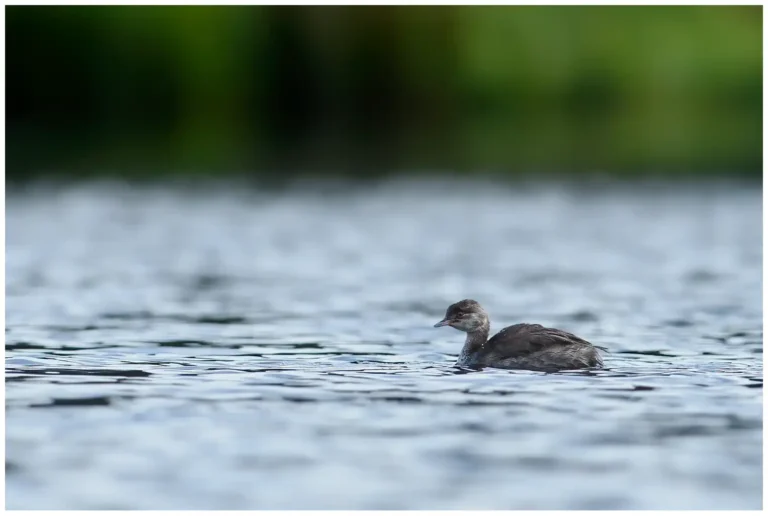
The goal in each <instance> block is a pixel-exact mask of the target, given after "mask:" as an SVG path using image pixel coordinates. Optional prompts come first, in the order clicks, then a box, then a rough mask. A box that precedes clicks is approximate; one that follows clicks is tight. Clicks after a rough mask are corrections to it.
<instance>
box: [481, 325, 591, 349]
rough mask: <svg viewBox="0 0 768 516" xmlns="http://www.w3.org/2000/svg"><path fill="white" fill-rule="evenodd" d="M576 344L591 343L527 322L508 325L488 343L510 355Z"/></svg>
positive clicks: (572, 335) (491, 347) (492, 347)
mask: <svg viewBox="0 0 768 516" xmlns="http://www.w3.org/2000/svg"><path fill="white" fill-rule="evenodd" d="M574 345H587V346H589V345H591V344H590V343H589V342H587V341H586V340H584V339H582V338H580V337H577V336H576V335H574V334H572V333H568V332H567V331H563V330H558V329H556V328H547V327H545V326H542V325H540V324H526V323H522V324H515V325H513V326H507V327H506V328H504V329H503V330H501V331H500V332H499V333H497V334H496V335H494V336H493V337H492V338H491V339H490V340H489V341H488V343H487V344H486V346H488V348H489V349H493V350H496V351H497V352H499V353H500V354H501V355H504V356H510V357H523V356H528V355H530V354H532V353H537V352H539V351H544V350H546V349H548V348H552V347H555V346H574Z"/></svg>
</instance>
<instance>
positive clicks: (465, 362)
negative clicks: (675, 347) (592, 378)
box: [435, 299, 603, 371]
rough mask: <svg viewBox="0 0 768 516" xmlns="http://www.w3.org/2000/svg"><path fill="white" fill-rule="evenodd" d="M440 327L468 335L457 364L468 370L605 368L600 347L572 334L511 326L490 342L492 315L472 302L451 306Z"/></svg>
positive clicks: (517, 325)
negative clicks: (449, 327)
mask: <svg viewBox="0 0 768 516" xmlns="http://www.w3.org/2000/svg"><path fill="white" fill-rule="evenodd" d="M438 326H451V327H453V328H456V329H457V330H460V331H464V332H466V333H467V339H466V341H465V343H464V348H463V349H462V350H461V354H460V355H459V360H458V362H457V365H460V366H464V367H473V368H478V367H497V368H502V369H531V370H534V371H559V370H564V369H583V368H594V367H602V365H603V360H602V358H601V357H600V353H599V352H598V350H597V349H598V348H597V347H596V346H593V345H592V344H590V343H589V342H587V341H586V340H584V339H582V338H580V337H577V336H576V335H573V334H572V333H568V332H566V331H563V330H558V329H555V328H546V327H544V326H542V325H540V324H526V323H522V324H515V325H512V326H507V327H506V328H504V329H503V330H501V331H500V332H499V333H497V334H496V335H494V336H493V337H491V339H490V340H489V339H488V333H489V331H490V320H489V318H488V314H486V312H485V310H483V307H482V306H480V303H478V302H477V301H474V300H472V299H464V300H463V301H459V302H458V303H454V304H452V305H451V306H449V307H448V310H446V312H445V317H444V318H443V320H442V321H440V322H439V323H437V324H435V327H438ZM601 349H602V348H601Z"/></svg>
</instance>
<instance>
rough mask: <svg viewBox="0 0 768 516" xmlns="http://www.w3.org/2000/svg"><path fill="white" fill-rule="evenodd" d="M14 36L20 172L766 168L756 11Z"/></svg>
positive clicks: (55, 23)
mask: <svg viewBox="0 0 768 516" xmlns="http://www.w3.org/2000/svg"><path fill="white" fill-rule="evenodd" d="M6 24H7V36H6V38H7V42H6V48H7V63H8V64H7V81H8V85H7V115H8V119H7V150H8V154H7V155H8V162H7V163H8V171H9V174H10V175H11V177H25V176H27V175H29V174H34V173H37V172H40V171H46V170H47V171H70V172H84V173H101V172H118V173H129V172H143V173H145V174H149V175H157V174H167V173H173V172H181V173H191V172H196V171H197V172H208V173H210V172H211V171H213V172H217V173H218V172H224V171H230V172H236V171H250V172H253V173H260V172H262V173H263V172H265V171H272V172H275V171H278V172H282V171H294V172H295V171H315V172H318V173H322V172H328V171H342V172H345V171H346V172H348V173H351V174H355V175H362V176H364V175H367V174H371V173H375V172H378V171H386V170H414V169H425V170H434V169H446V170H455V171H467V172H468V171H476V170H486V169H492V170H502V171H504V172H507V173H515V172H539V171H541V172H561V173H564V174H567V173H574V172H583V171H587V172H588V171H594V170H600V171H608V172H611V173H615V174H626V173H703V172H712V171H714V172H728V171H739V172H742V173H744V172H747V173H754V174H759V173H760V168H761V162H762V8H761V7H759V6H751V7H750V6H747V7H731V6H727V7H723V6H690V7H681V6H669V7H667V6H626V7H593V6H590V7H523V6H494V7H469V6H461V7H380V6H370V7H261V6H244V7H206V6H200V7H198V6H195V7H190V6H185V7H143V6H122V7H119V6H110V7H71V6H67V7H63V6H62V7H31V6H12V7H8V8H7V10H6ZM161 171H162V172H161Z"/></svg>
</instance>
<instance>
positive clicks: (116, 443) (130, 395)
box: [5, 181, 763, 509]
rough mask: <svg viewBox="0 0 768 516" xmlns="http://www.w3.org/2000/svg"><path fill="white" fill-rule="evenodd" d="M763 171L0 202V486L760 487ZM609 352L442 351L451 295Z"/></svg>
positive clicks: (450, 336) (464, 493) (117, 498)
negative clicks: (1, 319) (477, 360)
mask: <svg viewBox="0 0 768 516" xmlns="http://www.w3.org/2000/svg"><path fill="white" fill-rule="evenodd" d="M761 203H762V200H761V191H760V185H757V184H753V185H738V184H728V183H712V184H697V185H689V184H668V185H664V184H661V185H639V184H631V185H623V186H622V185H613V186H612V185H604V186H600V185H582V186H581V187H579V186H573V185H571V186H569V185H563V184H539V185H536V184H529V185H494V184H480V183H475V184H473V183H462V182H419V183H415V182H407V181H399V182H391V183H387V184H380V185H369V186H367V187H344V186H341V185H336V186H334V187H330V186H328V185H325V186H323V188H320V185H307V186H304V187H301V188H298V187H297V188H293V189H288V190H281V191H273V192H266V191H258V190H251V189H248V188H238V187H234V186H231V187H226V186H211V187H207V188H197V189H188V188H181V187H171V186H166V187H158V186H155V187H147V186H145V187H130V186H125V185H121V184H119V183H114V184H112V183H102V184H96V183H94V184H85V185H80V186H71V187H56V188H43V187H38V188H31V189H27V190H24V191H11V192H10V193H9V195H8V197H7V200H6V207H7V211H6V217H7V225H6V228H7V230H6V231H7V244H6V363H5V373H6V454H7V458H6V500H7V501H6V504H7V507H8V508H10V509H759V508H760V507H761V500H762V476H763V472H762V387H763V380H762V378H763V354H762V353H763V333H762V303H761V287H762V227H761ZM468 297H471V298H474V299H477V300H478V301H480V302H481V303H483V305H484V306H485V307H486V309H487V310H488V312H489V313H490V315H491V320H492V332H493V331H495V330H498V329H500V328H501V327H502V326H506V325H508V324H513V323H515V322H521V321H526V322H538V323H542V324H546V325H553V326H556V327H559V328H562V329H565V330H569V331H572V332H574V333H576V334H577V335H579V336H582V337H584V338H586V339H588V340H590V341H592V342H594V343H596V344H599V345H602V346H605V347H607V348H609V349H610V353H608V354H606V356H605V363H606V369H604V370H602V371H595V372H564V373H557V374H545V373H537V372H527V371H503V370H493V369H487V370H484V371H480V372H467V371H464V370H461V369H457V368H455V367H454V366H453V363H454V361H455V359H456V357H457V355H458V353H459V350H460V348H461V344H462V342H463V334H461V333H459V332H457V331H455V330H453V329H450V328H433V327H432V325H433V324H434V323H435V322H437V321H438V320H439V319H440V318H441V317H442V315H443V313H444V311H445V308H446V307H447V306H448V304H450V303H452V302H455V301H458V300H460V299H462V298H468Z"/></svg>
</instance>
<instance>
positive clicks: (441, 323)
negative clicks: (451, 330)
mask: <svg viewBox="0 0 768 516" xmlns="http://www.w3.org/2000/svg"><path fill="white" fill-rule="evenodd" d="M449 324H451V321H449V320H448V319H443V320H442V321H440V322H439V323H437V324H435V328H439V327H440V326H448V325H449Z"/></svg>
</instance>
